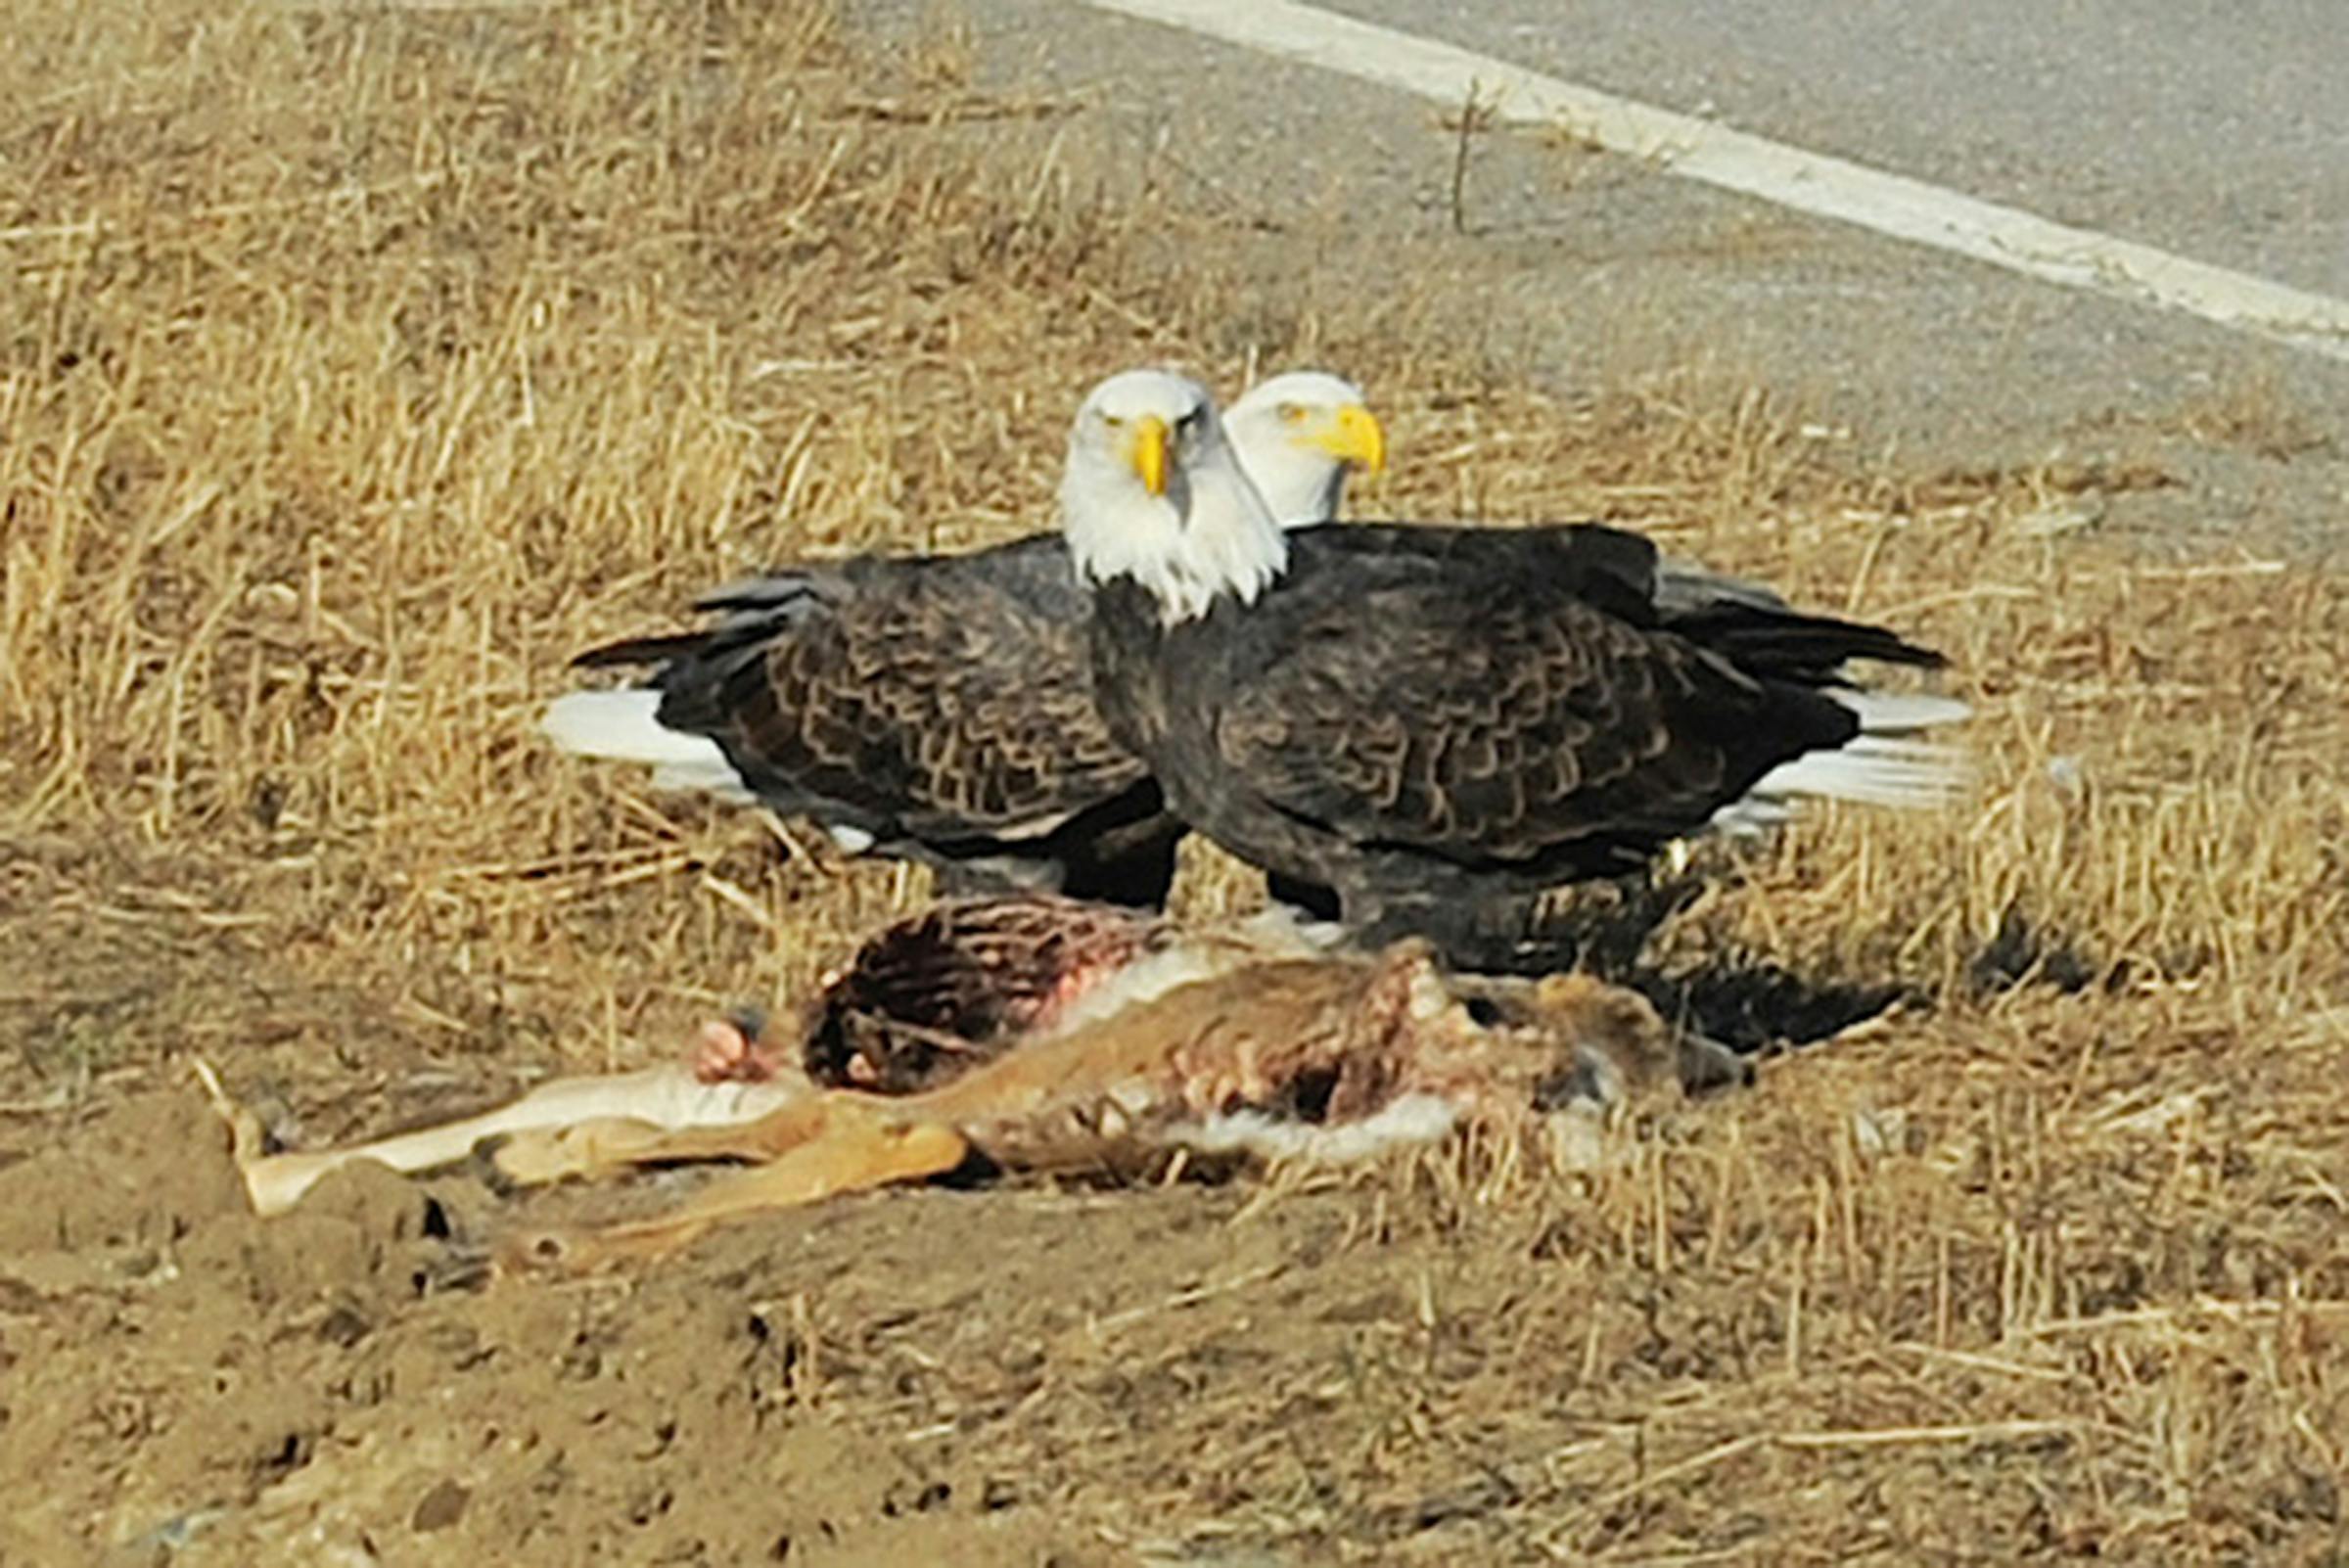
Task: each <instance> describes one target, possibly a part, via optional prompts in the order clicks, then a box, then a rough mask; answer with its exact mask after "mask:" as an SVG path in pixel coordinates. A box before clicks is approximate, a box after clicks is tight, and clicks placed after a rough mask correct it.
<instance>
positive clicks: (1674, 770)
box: [1061, 371, 1962, 968]
mask: <svg viewBox="0 0 2349 1568" xmlns="http://www.w3.org/2000/svg"><path fill="white" fill-rule="evenodd" d="M1061 506H1062V518H1063V526H1064V530H1065V531H1066V534H1067V537H1068V540H1069V544H1070V548H1071V553H1072V555H1073V557H1074V559H1075V561H1076V564H1077V568H1078V570H1079V572H1080V573H1081V574H1082V576H1083V578H1084V580H1085V581H1086V582H1087V583H1088V584H1089V585H1090V586H1091V589H1092V592H1093V596H1094V612H1093V620H1092V626H1091V657H1092V660H1093V675H1094V679H1093V695H1094V700H1095V702H1096V703H1097V705H1098V706H1099V708H1100V710H1101V713H1102V715H1103V717H1104V718H1105V720H1106V721H1107V725H1108V728H1109V731H1110V733H1111V735H1112V736H1113V737H1114V738H1115V740H1116V741H1118V742H1119V743H1121V744H1122V745H1124V746H1125V747H1126V748H1127V749H1128V750H1129V751H1131V752H1132V753H1133V754H1135V755H1136V756H1138V757H1140V758H1141V759H1142V760H1143V761H1144V762H1146V763H1147V764H1148V766H1149V768H1150V770H1151V772H1152V774H1153V775H1154V776H1155V777H1156V778H1157V779H1158V781H1159V783H1160V785H1161V787H1162V788H1163V789H1164V791H1165V793H1166V798H1167V801H1168V804H1169V805H1170V806H1171V807H1172V808H1173V809H1174V811H1175V813H1176V814H1177V815H1179V816H1180V817H1181V818H1182V819H1183V820H1184V821H1186V822H1187V823H1189V824H1190V825H1191V826H1192V827H1194V828H1197V829H1198V830H1199V831H1201V832H1203V833H1205V834H1207V835H1208V836H1209V837H1210V838H1212V839H1214V840H1215V841H1216V842H1218V843H1219V844H1221V845H1222V846H1223V848H1225V849H1226V850H1229V851H1231V852H1232V853H1235V854H1238V855H1239V856H1240V857H1242V858H1243V859H1246V860H1249V861H1252V862H1254V863H1255V864H1257V865H1259V866H1262V867H1264V868H1265V869H1266V870H1267V871H1268V872H1270V873H1272V874H1273V875H1274V876H1275V877H1278V878H1280V879H1283V880H1284V881H1286V882H1288V883H1290V884H1291V885H1301V886H1307V887H1314V886H1317V887H1320V888H1325V889H1328V890H1331V892H1333V893H1334V895H1335V899H1336V902H1337V905H1338V909H1339V913H1340V916H1341V918H1342V919H1343V920H1344V921H1345V922H1346V924H1347V925H1348V926H1349V927H1351V928H1353V929H1355V930H1356V931H1357V932H1358V933H1359V935H1361V936H1362V937H1364V938H1365V939H1367V940H1373V941H1387V940H1391V939H1393V938H1395V937H1399V936H1403V935H1417V936H1424V937H1427V938H1429V939H1431V940H1433V941H1435V942H1436V943H1437V944H1438V945H1439V946H1440V947H1442V948H1443V949H1444V951H1445V952H1446V954H1447V956H1448V957H1449V958H1451V961H1453V962H1454V963H1457V964H1461V965H1463V966H1467V967H1482V968H1505V967H1510V966H1511V965H1512V964H1513V963H1514V962H1516V961H1517V959H1518V956H1519V954H1520V953H1521V950H1522V949H1521V946H1520V942H1521V938H1522V935H1523V930H1524V926H1523V918H1524V914H1525V911H1526V910H1528V909H1529V908H1530V907H1531V904H1532V901H1533V900H1534V899H1536V898H1538V896H1539V895H1541V894H1542V893H1543V892H1545V891H1547V890H1549V889H1551V888H1554V887H1557V886H1559V885H1562V884H1565V883H1570V882H1574V881H1579V880H1584V879H1590V878H1601V877H1613V876H1618V875H1621V874H1624V873H1626V872H1630V871H1633V870H1635V869H1636V868H1638V867H1639V866H1641V865H1642V864H1643V863H1644V862H1645V861H1646V860H1647V859H1648V857H1649V856H1650V855H1652V854H1653V853H1654V852H1655V851H1656V850H1658V849H1659V848H1660V847H1661V846H1663V845H1664V844H1666V843H1667V842H1669V841H1671V840H1674V839H1677V838H1680V837H1682V836H1684V835H1687V834H1690V833H1692V832H1695V831H1697V830H1700V829H1702V828H1704V827H1706V826H1707V825H1708V824H1709V823H1711V822H1713V821H1714V820H1715V819H1716V818H1717V817H1721V816H1723V815H1724V813H1728V814H1729V819H1731V820H1737V819H1740V817H1741V816H1742V815H1753V814H1758V815H1761V816H1764V817H1767V816H1768V815H1769V814H1771V813H1772V812H1773V811H1774V810H1775V809H1777V808H1778V807H1779V804H1780V803H1781V802H1783V801H1784V800H1785V799H1786V798H1787V797H1790V796H1794V795H1801V794H1818V795H1826V796H1838V797H1844V798H1849V799H1858V800H1870V801H1879V802H1884V803H1888V804H1896V805H1897V804H1910V803H1913V802H1918V801H1924V800H1930V799H1934V798H1937V797H1938V796H1939V794H1940V793H1941V791H1942V790H1943V789H1944V788H1945V787H1946V785H1947V783H1948V781H1949V776H1950V772H1951V769H1952V765H1953V760H1952V758H1951V757H1950V755H1949V754H1948V753H1946V752H1945V751H1943V750H1942V749H1940V748H1937V747H1927V746H1925V745H1922V744H1921V743H1918V742H1915V741H1913V740H1911V739H1909V738H1907V736H1908V733H1909V732H1910V731H1912V730H1914V729H1917V728H1920V727H1923V726H1925V725H1928V724H1931V723H1936V722H1941V721H1946V720H1948V719H1950V718H1953V717H1955V716H1957V715H1959V714H1961V713H1962V709H1961V708H1959V707H1958V706H1957V705H1956V704H1954V703H1950V702H1948V701H1947V700H1945V699H1939V698H1930V697H1916V698H1902V697H1895V696H1890V695H1886V694H1881V693H1865V692H1861V691H1856V690H1853V689H1850V688H1848V687H1846V686H1845V685H1843V684H1842V683H1841V675H1840V670H1841V667H1842V666H1843V664H1844V663H1845V661H1846V660H1849V659H1855V658H1870V659H1877V660H1888V661H1891V662H1894V663H1900V664H1909V665H1917V666H1926V667H1930V666H1935V665H1938V664H1940V663H1941V659H1940V657H1939V656H1938V655H1936V654H1934V653H1932V652H1931V651H1929V650H1927V649H1924V648H1920V647H1917V646H1915V645H1913V644H1911V643H1909V642H1907V641H1905V640H1903V639H1902V638H1900V637H1898V636H1896V635H1895V634H1893V633H1891V632H1889V631H1886V630H1883V629H1881V628H1879V627H1873V626H1865V625H1857V624H1853V623H1847V622H1842V621H1836V620H1831V619H1827V618H1823V617H1809V616H1799V615H1794V614H1792V613H1789V612H1784V611H1782V610H1777V609H1773V608H1772V606H1771V605H1770V604H1769V603H1767V602H1764V603H1756V602H1751V601H1749V600H1745V599H1741V598H1739V597H1737V596H1735V595H1727V596H1723V597H1719V598H1714V599H1707V598H1705V597H1704V596H1702V595H1698V596H1695V597H1694V599H1693V600H1692V601H1691V602H1685V603H1660V602H1659V594H1658V590H1657V587H1656V576H1655V571H1656V567H1655V557H1654V553H1653V550H1652V548H1651V547H1649V546H1648V545H1647V544H1646V543H1645V541H1643V540H1639V539H1637V538H1635V536H1632V535H1628V534H1624V533H1620V532H1617V531H1615V530H1607V529H1601V528H1586V529H1582V530H1572V529H1566V530H1534V531H1530V532H1528V531H1519V530H1441V529H1438V530H1420V529H1413V528H1410V527H1407V526H1392V527H1388V528H1384V529H1373V530H1363V529H1361V528H1359V527H1354V528H1345V529H1308V530H1282V529H1280V528H1279V527H1278V526H1277V525H1276V523H1275V521H1274V519H1273V516H1272V514H1271V512H1270V511H1269V510H1268V509H1267V506H1266V503H1265V501H1264V499H1263V497H1262V496H1261V495H1260V494H1259V493H1258V490H1257V487H1256V486H1255V485H1254V484H1252V483H1251V482H1250V480H1249V477H1248V475H1247V474H1246V473H1245V472H1244V471H1243V470H1242V469H1241V467H1240V465H1239V463H1238V461H1237V460H1236V459H1235V457H1234V455H1233V453H1232V449H1231V445H1230V442H1229V439H1228V438H1227V436H1226V434H1225V431H1224V429H1223V427H1222V425H1221V421H1220V420H1219V418H1218V416H1217V412H1216V408H1215V404H1214V402H1213V400H1212V399H1211V398H1210V397H1209V396H1208V394H1207V392H1205V391H1204V390H1203V389H1202V388H1200V387H1199V386H1198V385H1197V384H1196V383H1193V382H1190V381H1187V380H1185V379H1183V378H1181V377H1179V376H1175V375H1173V374H1169V373H1165V372H1158V371H1130V372H1128V373H1126V374H1123V375H1120V376H1115V377H1112V378H1111V379H1110V380H1108V381H1106V382H1104V383H1102V384H1101V385H1100V386H1099V387H1097V388H1095V389H1094V390H1093V392H1092V393H1091V394H1090V395H1089V396H1088V397H1087V398H1086V399H1085V401H1084V403H1083V406H1082V408H1081V409H1080V410H1079V412H1078V415H1077V419H1076V423H1075V426H1074V428H1073V429H1072V431H1071V434H1070V438H1069V451H1068V463H1067V468H1066V470H1065V473H1064V478H1063V482H1062V490H1061Z"/></svg>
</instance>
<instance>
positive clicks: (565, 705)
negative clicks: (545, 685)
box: [538, 688, 752, 801]
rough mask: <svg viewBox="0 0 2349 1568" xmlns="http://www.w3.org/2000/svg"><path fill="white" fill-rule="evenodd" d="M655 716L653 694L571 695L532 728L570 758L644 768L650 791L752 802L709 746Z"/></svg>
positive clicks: (657, 706) (713, 746)
mask: <svg viewBox="0 0 2349 1568" xmlns="http://www.w3.org/2000/svg"><path fill="white" fill-rule="evenodd" d="M660 711H661V694H660V693H659V692H657V691H646V690H644V689H642V688H634V689H630V690H626V691H575V692H572V693H570V694H569V695H567V696H563V697H558V698H556V699H555V700H554V701H553V702H552V703H550V704H548V705H547V710H546V715H545V716H544V717H543V718H541V719H540V720H539V722H538V727H539V729H540V730H541V731H542V732H543V733H544V734H545V735H546V738H547V739H548V740H551V741H553V742H554V743H555V745H556V747H557V748H558V749H559V750H562V751H566V752H569V753H571V754H572V755H573V756H574V757H597V758H602V759H603V760H604V761H613V762H644V763H648V764H650V765H651V767H652V769H653V787H654V788H655V789H661V790H675V791H678V792H680V793H687V794H691V793H701V794H708V795H715V796H719V797H721V798H723V799H725V800H730V801H748V800H750V799H751V798H752V797H751V793H750V791H748V790H746V789H745V788H743V784H742V777H741V775H740V774H738V773H736V772H735V771H734V767H733V764H732V763H730V762H728V761H726V754H725V753H724V752H722V751H719V750H718V748H717V743H716V742H715V741H713V740H710V739H709V738H707V737H706V736H701V735H687V734H683V733H681V732H679V731H677V730H673V729H668V728H666V727H664V726H663V724H662V723H661V720H660V717H659V714H660Z"/></svg>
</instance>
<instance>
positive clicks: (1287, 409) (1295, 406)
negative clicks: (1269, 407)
mask: <svg viewBox="0 0 2349 1568" xmlns="http://www.w3.org/2000/svg"><path fill="white" fill-rule="evenodd" d="M1280 417H1281V418H1282V419H1283V420H1284V421H1286V422H1287V423H1289V424H1291V425H1294V424H1296V423H1297V422H1298V421H1299V420H1301V419H1303V418H1304V417H1305V404H1303V403H1282V404H1281V405H1280Z"/></svg>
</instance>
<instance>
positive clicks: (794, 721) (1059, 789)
mask: <svg viewBox="0 0 2349 1568" xmlns="http://www.w3.org/2000/svg"><path fill="white" fill-rule="evenodd" d="M1227 429H1228V433H1229V435H1230V438H1231V440H1232V443H1233V446H1234V448H1235V449H1236V450H1237V452H1238V453H1239V455H1240V458H1241V460H1243V461H1245V462H1247V463H1248V464H1249V465H1250V468H1251V472H1252V473H1253V475H1254V476H1255V480H1256V483H1257V485H1258V486H1259V488H1260V490H1261V493H1262V494H1263V495H1264V496H1265V497H1266V498H1267V502H1268V504H1269V505H1270V506H1271V507H1272V509H1273V515H1274V516H1276V517H1277V518H1279V519H1280V520H1282V521H1284V522H1289V523H1310V522H1318V521H1320V520H1322V519H1326V518H1329V517H1333V516H1335V515H1336V513H1337V509H1338V505H1339V502H1340V499H1341V497H1342V494H1343V491H1344V487H1345V483H1346V478H1347V476H1348V475H1349V474H1350V473H1351V472H1353V471H1354V470H1356V469H1358V468H1368V469H1370V470H1372V471H1376V470H1377V469H1378V468H1380V467H1381V466H1383V465H1384V463H1385V460H1386V437H1385V433H1384V432H1383V431H1382V430H1381V429H1380V428H1379V424H1378V421H1377V419H1376V418H1375V417H1373V416H1372V415H1371V413H1370V412H1369V410H1368V408H1367V407H1366V406H1365V405H1364V401H1363V397H1362V393H1361V391H1360V389H1359V388H1358V387H1356V386H1355V385H1354V384H1353V383H1352V382H1349V381H1347V380H1345V379H1343V378H1342V377H1338V376H1332V375H1326V374H1323V373H1319V372H1313V371H1304V372H1295V373H1291V374H1288V375H1282V376H1275V377H1273V378H1271V379H1270V380H1267V381H1266V382H1263V383H1261V384H1260V385H1258V386H1257V387H1256V388H1255V389H1254V390H1252V391H1251V392H1249V393H1248V394H1247V395H1246V396H1245V397H1243V398H1241V399H1240V401H1239V402H1238V403H1236V404H1234V405H1233V407H1232V410H1231V413H1230V417H1229V419H1228V421H1227ZM697 608H700V609H702V610H705V611H710V612H714V613H715V614H716V615H717V617H718V619H717V621H716V622H715V623H714V624H712V625H710V626H708V627H705V628H704V629H702V630H698V631H690V632H685V633H682V634H678V635H671V636H655V637H645V638H636V639H631V640H628V641H624V642H618V643H614V644H611V645H610V646H607V647H603V648H597V649H594V650H591V651H590V652H588V653H586V654H583V655H581V656H580V657H579V658H578V659H577V660H576V664H577V665H579V666H582V667H585V668H589V669H595V668H603V667H613V666H629V665H653V666H656V667H658V668H657V671H656V673H654V675H653V676H652V678H651V679H650V681H649V682H648V683H647V684H646V685H645V686H643V687H641V688H638V689H635V690H625V691H585V692H575V693H572V694H570V695H568V696H565V697H563V698H560V699H558V700H557V701H556V702H555V703H554V704H553V705H552V706H551V707H550V708H549V710H548V712H547V715H546V717H545V724H544V727H545V729H546V732H547V733H548V735H549V736H550V738H551V739H553V741H554V742H555V744H556V745H557V746H558V747H560V748H561V749H563V750H565V751H568V752H573V753H576V754H579V755H582V756H588V757H601V758H610V759H616V760H621V761H638V762H649V763H651V764H653V766H654V768H655V773H654V782H655V783H656V784H658V785H660V786H662V787H666V788H677V789H689V790H707V791H711V792H713V793H716V794H719V795H723V796H728V797H732V798H737V799H742V798H751V799H757V800H759V801H760V802H763V803H764V804H765V805H767V806H768V807H772V808H773V809H775V810H776V811H778V812H782V813H785V814H788V815H801V816H806V817H809V818H812V819H813V820H815V821H816V822H817V823H819V824H821V825H822V826H823V827H824V828H825V829H827V830H828V831H829V832H830V833H831V834H832V836H833V837H834V838H835V839H836V840H837V841H839V842H840V843H841V844H842V845H843V846H844V847H845V848H847V849H849V850H851V851H852V852H862V851H865V850H877V851H879V852H881V853H888V854H892V855H897V856H899V857H903V858H911V859H916V860H921V861H924V862H927V863H929V864H931V865H932V866H934V867H937V868H938V869H939V870H941V871H942V873H944V874H945V876H946V878H947V880H948V882H949V883H953V884H959V885H966V886H975V887H983V888H984V887H996V886H1002V885H1011V886H1019V887H1032V888H1045V889H1059V890H1061V891H1064V892H1066V893H1069V894H1072V895H1076V896H1080V897H1089V898H1100V899H1112V900H1115V901H1119V902H1125V903H1134V904H1144V905H1154V904H1158V903H1163V902H1164V901H1165V898H1166V893H1167V889H1168V886H1169V884H1170V883H1171V882H1172V880H1173V877H1174V843H1175V840H1176V838H1177V837H1178V836H1179V834H1180V831H1181V830H1180V825H1179V824H1178V823H1177V822H1176V821H1175V820H1174V818H1173V817H1171V816H1169V815H1168V814H1167V813H1166V811H1165V810H1164V808H1163V805H1162V802H1161V799H1160V796H1159V792H1158V788H1157V786H1156V784H1155V783H1154V782H1153V781H1152V779H1151V778H1150V775H1149V771H1148V769H1146V768H1145V767H1143V765H1142V764H1141V762H1140V761H1138V760H1137V759H1136V758H1135V757H1134V756H1133V755H1132V754H1131V753H1130V752H1128V751H1127V750H1126V749H1125V748H1124V747H1123V746H1120V745H1119V744H1118V743H1117V742H1116V741H1115V740H1113V739H1112V738H1111V737H1110V735H1109V732H1108V730H1107V729H1106V728H1105V727H1104V726H1103V724H1102V722H1101V717H1100V715H1099V714H1098V713H1097V712H1096V711H1095V710H1094V707H1093V702H1092V689H1091V678H1090V673H1089V669H1088V661H1087V658H1086V654H1085V642H1084V636H1085V631H1084V628H1085V623H1086V621H1087V619H1088V617H1089V614H1090V610H1091V599H1090V596H1089V595H1088V594H1087V592H1086V590H1085V588H1084V586H1083V585H1082V583H1080V582H1079V581H1078V579H1077V575H1076V573H1075V571H1074V570H1073V569H1072V567H1071V566H1070V563H1069V554H1068V549H1067V547H1066V545H1065V544H1064V543H1063V542H1062V540H1061V538H1060V536H1059V534H1058V533H1053V532H1047V533H1039V534H1035V535H1031V536H1029V537H1027V538H1023V539H1017V540H1014V541H1012V542H1010V543H1007V544H1002V545H997V546H994V547H992V548H989V549H982V550H976V551H972V552H970V553H967V554H962V555H951V556H938V557H903V556H862V557H857V558H854V559H851V560H845V561H840V562H836V563H828V564H820V565H819V564H808V565H806V566H800V567H794V568H789V569H786V570H783V571H779V572H776V573H774V574H772V575H770V576H762V577H759V578H755V579H752V580H750V581H747V582H742V583H738V584H735V585H733V586H731V587H727V588H722V589H719V590H718V591H716V592H714V593H713V594H711V595H709V596H708V597H706V598H704V599H703V600H701V601H700V603H699V605H698V606H697Z"/></svg>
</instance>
